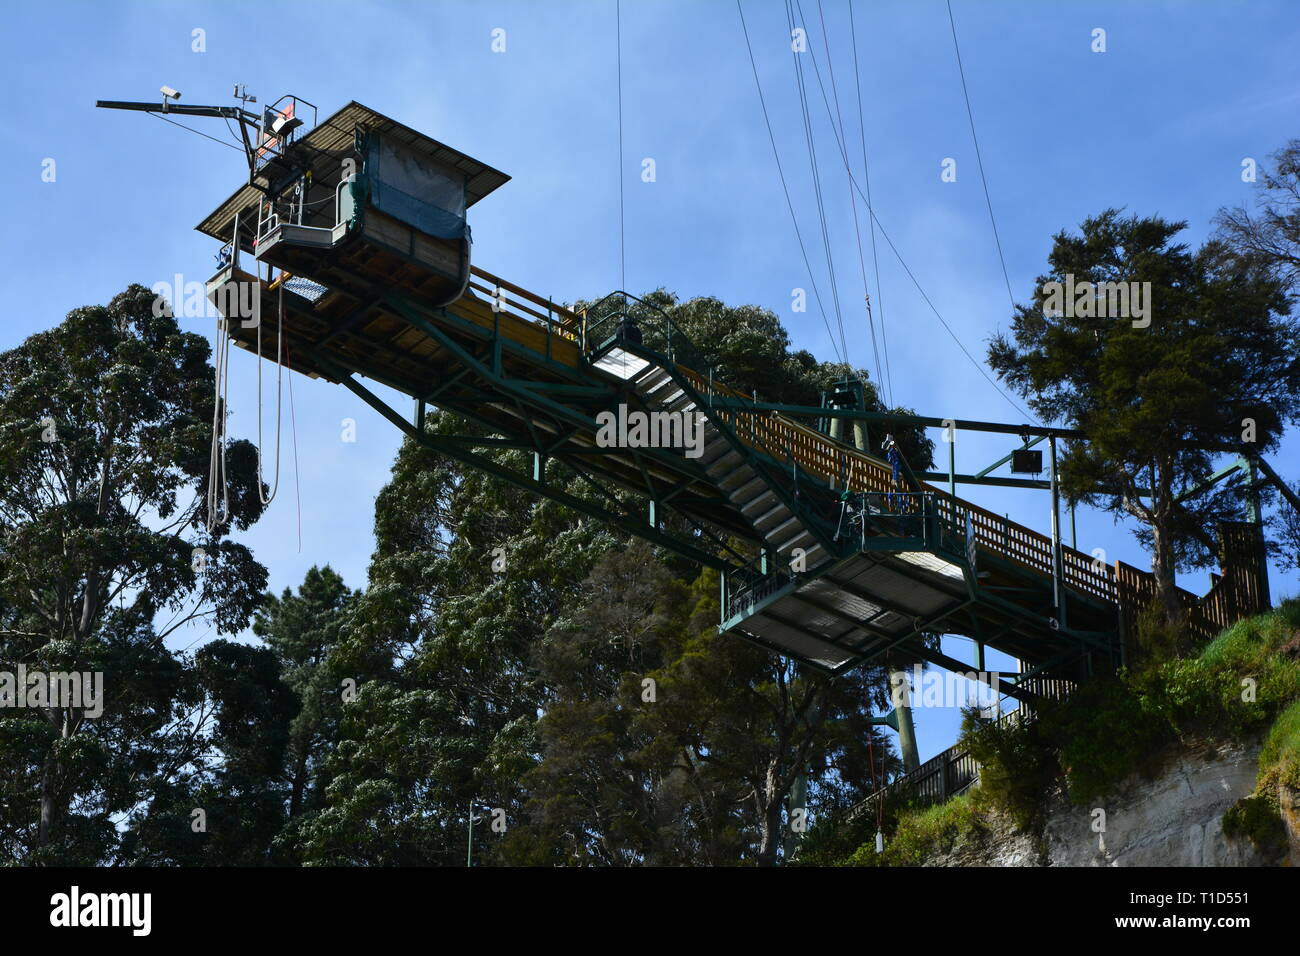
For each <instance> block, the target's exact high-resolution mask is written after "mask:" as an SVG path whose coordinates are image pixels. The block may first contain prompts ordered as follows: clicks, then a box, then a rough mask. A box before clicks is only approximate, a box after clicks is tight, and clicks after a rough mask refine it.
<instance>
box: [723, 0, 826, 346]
mask: <svg viewBox="0 0 1300 956" xmlns="http://www.w3.org/2000/svg"><path fill="white" fill-rule="evenodd" d="M736 13H738V14H739V15H740V29H741V32H742V33H743V34H744V37H745V49H746V50H747V51H748V53H749V66H750V69H751V70H753V73H754V87H755V89H756V90H757V91H758V105H759V106H760V107H761V108H762V111H763V124H764V125H765V126H766V127H767V138H768V142H770V143H771V144H772V158H773V159H775V160H776V172H777V175H778V176H779V177H780V179H781V191H782V192H783V193H784V194H785V205H786V208H787V209H789V210H790V221H791V223H793V225H794V235H795V239H796V240H798V243H799V252H800V253H801V254H802V255H803V264H804V268H806V269H807V270H808V282H809V284H810V285H811V286H812V290H813V298H814V299H816V300H817V308H818V310H819V311H820V312H821V314H822V324H824V325H825V326H826V334H827V335H828V336H829V337H830V342H831V348H832V349H834V350H835V353H836V357H840V356H839V345H838V344H837V343H836V341H835V333H834V332H832V331H831V323H830V319H829V318H828V317H827V315H826V305H825V304H824V303H823V302H822V295H821V291H820V290H819V289H818V288H817V278H816V276H814V275H813V268H812V261H811V260H810V259H809V258H808V247H807V246H806V245H805V244H804V241H803V233H802V232H801V231H800V229H799V217H798V216H797V215H796V214H795V211H794V201H793V200H792V199H791V198H790V186H789V184H788V183H787V182H786V179H785V169H784V168H783V167H782V166H781V153H780V151H779V150H778V149H777V147H776V134H775V133H773V132H772V119H771V117H770V116H769V115H768V112H767V100H766V99H765V98H764V96H763V84H762V83H761V82H760V81H759V79H758V62H757V61H756V60H755V59H754V47H753V45H752V44H751V43H750V42H749V27H748V26H747V25H746V24H745V10H744V8H743V7H742V6H741V5H740V0H736Z"/></svg>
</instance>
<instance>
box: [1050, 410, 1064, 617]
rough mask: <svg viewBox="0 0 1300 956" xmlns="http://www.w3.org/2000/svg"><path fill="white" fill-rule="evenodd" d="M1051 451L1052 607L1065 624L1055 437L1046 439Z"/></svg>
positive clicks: (1059, 498) (1059, 493)
mask: <svg viewBox="0 0 1300 956" xmlns="http://www.w3.org/2000/svg"><path fill="white" fill-rule="evenodd" d="M1047 444H1048V448H1049V449H1050V453H1051V460H1050V463H1049V468H1050V469H1051V471H1050V475H1049V476H1050V478H1051V484H1052V607H1053V608H1055V610H1056V621H1057V623H1058V624H1061V625H1064V624H1065V604H1064V595H1063V594H1062V593H1061V491H1060V488H1059V487H1057V484H1056V438H1055V436H1053V437H1051V438H1049V439H1047Z"/></svg>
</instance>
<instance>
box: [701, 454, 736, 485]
mask: <svg viewBox="0 0 1300 956" xmlns="http://www.w3.org/2000/svg"><path fill="white" fill-rule="evenodd" d="M742 461H744V456H743V455H742V454H741V453H740V452H738V451H736V449H734V448H733V449H731V451H729V452H727V453H726V454H725V455H719V456H718V457H717V458H716V459H714V460H713V461H712V462H710V463H709V464H708V465H706V466H705V468H704V470H705V471H706V472H707V473H708V475H709V477H710V478H718V477H720V476H722V475H723V474H724V473H726V472H727V471H728V470H729V469H731V468H732V467H733V466H735V465H739V464H740V463H741V462H742Z"/></svg>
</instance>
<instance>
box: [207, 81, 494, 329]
mask: <svg viewBox="0 0 1300 956" xmlns="http://www.w3.org/2000/svg"><path fill="white" fill-rule="evenodd" d="M271 143H273V144H275V145H276V146H277V147H278V148H274V149H265V150H259V151H258V162H257V168H256V170H255V172H254V175H253V177H252V180H253V181H252V183H250V184H249V185H245V186H242V187H241V188H240V189H238V190H236V192H235V193H234V194H233V195H232V196H230V198H229V199H227V200H226V201H225V202H224V203H222V204H221V205H220V206H219V207H217V209H216V210H215V211H214V212H213V213H212V214H211V215H209V216H208V217H207V218H206V219H204V220H203V222H202V223H200V224H199V226H198V229H199V231H200V232H202V233H204V234H205V235H209V236H212V237H213V238H214V239H218V240H220V241H221V242H222V243H224V246H223V250H222V254H221V262H220V266H219V268H218V271H217V274H216V275H214V276H213V278H212V279H211V280H210V281H209V283H208V285H209V293H210V294H212V293H214V292H215V293H218V294H219V293H220V292H221V286H222V285H223V284H224V283H228V282H230V281H233V280H234V279H235V276H236V275H237V274H239V273H240V272H242V273H244V274H247V273H254V274H259V275H260V274H262V273H261V272H259V270H258V269H257V268H254V265H253V263H252V262H250V261H249V260H248V258H244V257H250V258H251V259H255V260H256V262H257V263H259V264H266V265H269V266H272V267H274V268H276V269H279V270H281V271H282V272H284V273H288V274H290V275H291V276H292V277H293V278H292V279H288V280H287V281H288V282H289V283H290V285H289V286H287V288H293V287H294V286H296V287H297V291H299V292H300V293H302V294H305V295H306V296H307V297H308V298H319V297H320V296H322V295H325V294H326V293H328V292H331V291H333V292H338V293H341V294H344V295H346V296H347V297H349V298H351V299H354V300H359V301H367V302H369V301H374V300H375V299H377V298H379V297H381V296H382V295H384V294H386V293H387V292H390V291H400V292H401V293H403V294H404V295H406V296H409V297H410V298H412V299H414V300H416V301H419V302H420V303H422V304H425V305H429V306H432V307H441V306H444V305H447V304H449V303H451V302H454V301H455V300H456V299H458V298H459V297H460V296H461V295H463V294H464V293H465V291H466V288H467V286H468V284H469V279H470V252H471V246H472V243H471V237H470V229H469V224H468V221H467V212H468V209H469V207H470V206H472V205H473V204H474V203H476V202H478V201H479V200H480V199H482V198H483V197H484V196H486V195H487V194H488V193H490V192H492V191H493V190H495V189H496V188H497V187H499V186H501V185H503V184H504V183H506V182H508V181H509V178H510V177H508V176H506V175H505V174H504V173H502V172H499V171H498V170H495V169H493V168H492V167H490V166H487V165H485V164H483V163H481V162H479V161H478V160H476V159H472V158H471V157H469V156H466V155H465V154H464V153H461V152H458V151H456V150H454V149H452V148H450V147H449V146H445V145H443V144H442V143H439V142H438V141H437V140H434V139H431V138H430V137H428V136H425V135H424V134H423V133H419V132H416V131H415V130H413V129H411V128H410V127H408V126H405V125H403V124H401V123H398V122H397V121H396V120H393V119H390V118H389V117H387V116H384V115H383V114H382V113H377V112H375V111H374V110H372V109H369V108H368V107H365V106H362V105H361V104H360V103H357V102H352V103H349V104H348V105H347V106H345V107H343V108H342V109H341V110H339V111H338V112H337V113H335V114H333V115H332V116H330V117H329V118H327V119H326V120H324V121H323V122H321V123H320V124H318V125H316V126H315V127H313V128H311V129H310V130H308V131H307V132H305V133H304V134H303V135H302V136H300V137H298V138H297V139H294V140H292V141H288V142H284V143H276V141H274V140H272V141H271ZM241 259H242V260H243V261H242V264H241ZM236 334H237V333H236Z"/></svg>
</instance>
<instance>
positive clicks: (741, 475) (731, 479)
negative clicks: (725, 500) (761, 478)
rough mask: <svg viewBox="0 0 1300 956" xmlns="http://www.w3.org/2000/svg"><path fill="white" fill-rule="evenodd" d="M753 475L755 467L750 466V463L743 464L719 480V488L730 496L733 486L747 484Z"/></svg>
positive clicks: (737, 486)
mask: <svg viewBox="0 0 1300 956" xmlns="http://www.w3.org/2000/svg"><path fill="white" fill-rule="evenodd" d="M753 476H754V469H753V468H750V467H749V465H748V464H741V465H739V466H737V467H736V468H735V469H734V470H732V471H730V472H728V473H727V475H726V476H725V477H724V478H722V479H720V480H718V482H717V484H718V490H719V491H721V492H722V493H723V494H724V495H727V496H728V497H730V496H731V491H732V489H733V488H739V487H740V486H741V485H743V484H746V483H747V482H748V481H749V480H750V478H752V477H753Z"/></svg>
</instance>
